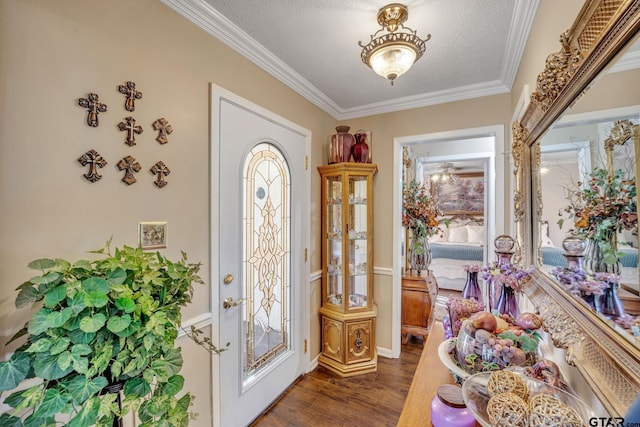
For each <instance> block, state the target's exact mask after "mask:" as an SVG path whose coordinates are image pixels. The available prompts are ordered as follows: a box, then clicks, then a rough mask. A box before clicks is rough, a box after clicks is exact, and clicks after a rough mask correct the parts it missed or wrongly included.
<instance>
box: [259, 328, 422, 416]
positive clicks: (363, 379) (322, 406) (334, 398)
mask: <svg viewBox="0 0 640 427" xmlns="http://www.w3.org/2000/svg"><path fill="white" fill-rule="evenodd" d="M422 344H423V343H422V339H421V338H414V337H411V338H410V339H409V342H408V343H407V344H406V345H403V346H402V352H401V354H400V357H399V358H398V359H388V358H386V357H380V356H379V357H378V371H377V372H375V373H371V374H363V375H357V376H354V377H351V378H340V377H338V376H337V375H335V374H333V373H331V372H330V371H328V370H327V369H325V368H323V367H321V366H319V367H318V368H316V369H315V370H313V371H312V372H310V373H308V374H306V375H304V376H303V377H301V378H300V379H298V381H296V382H295V383H294V384H293V385H292V386H291V387H290V388H289V389H288V390H287V391H285V392H284V393H283V394H282V396H280V398H279V399H278V400H277V401H276V402H275V403H274V404H273V405H272V406H271V407H270V408H269V409H268V410H266V411H265V412H264V413H263V414H262V415H261V416H260V417H259V418H257V419H256V420H255V421H254V422H253V424H251V426H259V427H285V426H286V427H293V426H295V427H306V426H313V427H316V426H317V427H324V426H326V427H340V426H343V427H347V426H348V427H359V426H363V427H370V426H371V427H378V426H380V427H382V426H395V425H396V424H397V421H398V418H399V417H400V412H401V411H402V406H403V405H404V401H405V398H406V396H407V393H408V392H409V387H410V386H411V381H412V379H413V373H414V372H415V369H416V366H417V364H418V361H419V360H420V355H421V353H422Z"/></svg>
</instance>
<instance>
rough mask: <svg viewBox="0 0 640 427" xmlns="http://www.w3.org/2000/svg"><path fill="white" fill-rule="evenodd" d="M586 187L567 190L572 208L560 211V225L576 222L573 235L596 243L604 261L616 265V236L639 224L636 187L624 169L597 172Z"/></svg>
mask: <svg viewBox="0 0 640 427" xmlns="http://www.w3.org/2000/svg"><path fill="white" fill-rule="evenodd" d="M590 176H591V178H590V179H589V181H588V182H587V183H586V185H585V186H583V183H581V182H578V183H577V185H576V186H575V188H567V187H565V192H566V198H567V200H568V201H569V205H568V206H566V207H564V208H562V209H560V211H559V212H558V215H559V216H561V217H562V218H560V219H559V220H558V225H559V226H560V228H562V225H563V224H564V221H565V220H568V219H570V220H572V221H573V228H572V229H570V230H569V232H572V233H574V234H575V235H577V236H578V237H580V238H582V239H589V240H595V241H596V242H598V245H599V246H600V249H601V250H602V252H603V261H604V262H605V263H607V264H614V263H615V262H616V261H617V260H618V258H619V256H618V254H617V253H616V251H615V248H614V247H613V245H612V243H611V236H612V234H613V235H615V233H617V232H620V231H622V230H624V229H631V228H634V227H636V226H637V224H638V215H637V208H636V183H635V179H634V178H627V177H625V174H624V171H623V170H622V169H618V170H616V171H615V172H614V173H613V175H609V173H608V172H607V170H606V169H603V168H594V169H593V171H592V172H591V174H590Z"/></svg>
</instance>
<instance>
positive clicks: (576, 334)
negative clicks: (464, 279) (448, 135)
mask: <svg viewBox="0 0 640 427" xmlns="http://www.w3.org/2000/svg"><path fill="white" fill-rule="evenodd" d="M639 29H640V0H587V1H586V2H585V4H584V6H583V7H582V9H581V11H580V13H579V15H578V17H577V18H576V20H575V22H574V23H573V25H572V27H571V28H570V29H569V30H568V31H566V32H565V33H564V34H562V35H561V36H560V42H561V45H562V49H561V50H560V51H559V52H556V53H553V54H551V55H549V56H548V57H547V60H546V64H545V68H544V71H543V72H542V73H540V74H539V75H538V79H537V83H536V89H535V91H534V92H533V94H532V95H531V102H530V104H529V106H528V107H527V109H526V111H525V112H524V114H523V116H522V119H521V120H520V121H519V122H518V121H517V122H515V123H514V124H513V129H512V130H513V147H512V149H513V159H514V168H515V169H514V174H515V195H514V215H515V222H516V224H515V225H516V231H515V240H516V254H515V256H514V259H515V260H517V261H518V262H521V263H523V264H526V265H529V264H532V261H533V258H534V256H536V257H537V256H539V254H538V253H537V252H538V250H537V249H536V247H537V245H536V244H535V243H534V233H533V227H534V223H533V221H534V219H535V218H540V216H539V213H540V211H539V210H540V209H541V206H542V200H541V198H542V195H541V192H540V187H539V186H538V185H534V184H537V183H534V182H533V181H534V180H536V179H538V178H537V177H539V167H540V144H535V142H536V141H538V139H539V138H540V137H541V136H542V135H543V134H544V132H545V131H546V130H547V129H549V127H550V126H551V125H552V124H553V123H554V122H555V121H556V120H557V119H558V117H559V116H560V115H561V114H562V113H563V112H564V111H565V110H566V109H567V108H569V107H570V106H571V105H572V103H573V102H575V101H576V100H577V99H578V98H579V96H580V95H581V94H582V93H583V92H584V91H585V90H586V89H587V88H588V87H589V85H590V84H591V83H592V81H593V80H594V78H595V77H596V76H597V75H598V74H599V73H600V72H601V71H602V70H603V69H604V68H605V67H606V66H607V64H608V63H609V62H610V61H611V60H612V59H613V57H614V56H616V54H618V53H619V52H620V51H621V49H622V48H623V47H624V46H625V44H626V43H627V42H628V41H630V40H631V39H632V38H633V37H634V35H635V34H636V33H637V32H638V30H639ZM533 188H535V189H537V191H535V192H534V191H533V190H532V189H533ZM534 193H535V194H534ZM534 210H536V211H535V212H534ZM527 295H528V297H529V298H530V299H531V301H532V303H533V304H534V305H535V307H536V309H537V310H538V311H540V314H541V315H542V316H543V318H544V320H545V329H547V331H548V332H549V333H550V334H551V336H552V339H553V342H554V344H555V345H556V346H558V347H560V348H565V349H567V352H566V354H567V362H568V363H569V364H571V365H574V366H575V367H576V368H577V369H578V371H579V372H580V373H581V374H582V375H583V376H584V378H585V380H586V382H587V383H588V384H589V386H590V387H591V388H592V390H593V392H594V394H595V395H596V396H597V397H598V399H600V401H601V402H602V404H603V406H604V407H605V409H606V410H607V411H608V412H609V413H610V415H611V416H613V417H623V416H624V415H625V414H626V412H627V409H628V408H629V406H630V405H631V403H632V402H633V400H634V399H635V397H636V396H637V395H638V393H640V352H639V351H638V348H637V347H636V346H635V345H634V344H633V343H632V342H631V341H630V340H629V339H628V338H625V337H624V334H619V333H616V332H615V331H614V328H613V327H612V325H611V324H609V323H607V322H606V321H605V320H604V319H602V318H600V317H598V316H597V315H596V314H595V313H593V312H591V311H589V310H586V309H585V308H584V306H583V305H582V304H580V303H579V302H578V300H577V299H574V298H571V297H570V296H569V295H568V294H567V292H566V291H565V290H564V289H563V288H561V287H560V286H559V285H557V284H556V283H555V282H553V281H552V280H550V279H549V278H548V277H547V276H546V275H544V274H542V273H541V271H540V270H537V271H536V272H535V273H534V280H533V281H532V282H531V285H530V286H529V287H528V289H527Z"/></svg>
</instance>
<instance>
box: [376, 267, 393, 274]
mask: <svg viewBox="0 0 640 427" xmlns="http://www.w3.org/2000/svg"><path fill="white" fill-rule="evenodd" d="M373 274H378V275H380V276H393V268H388V267H375V266H374V267H373Z"/></svg>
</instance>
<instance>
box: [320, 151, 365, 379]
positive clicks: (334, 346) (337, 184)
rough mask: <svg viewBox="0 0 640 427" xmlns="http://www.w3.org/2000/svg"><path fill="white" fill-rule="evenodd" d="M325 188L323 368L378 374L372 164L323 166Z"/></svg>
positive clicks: (341, 372)
mask: <svg viewBox="0 0 640 427" xmlns="http://www.w3.org/2000/svg"><path fill="white" fill-rule="evenodd" d="M318 171H319V172H320V175H321V186H322V307H321V308H320V314H321V316H322V354H321V355H320V358H319V360H318V363H319V364H320V365H321V366H324V367H325V368H327V369H329V370H330V371H332V372H333V373H335V374H337V375H339V376H341V377H349V376H353V375H358V374H364V373H369V372H375V371H376V370H377V360H378V358H377V352H376V345H375V341H376V340H375V332H376V315H377V306H376V305H375V303H374V299H373V176H374V175H375V174H376V172H377V171H378V168H377V166H376V165H374V164H370V163H338V164H332V165H328V166H320V167H318Z"/></svg>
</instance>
